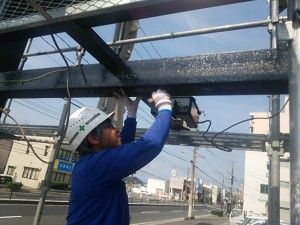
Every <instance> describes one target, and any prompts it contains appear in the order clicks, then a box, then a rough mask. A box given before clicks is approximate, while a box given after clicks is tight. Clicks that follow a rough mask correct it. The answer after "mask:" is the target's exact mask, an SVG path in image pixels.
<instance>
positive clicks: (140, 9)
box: [0, 0, 252, 41]
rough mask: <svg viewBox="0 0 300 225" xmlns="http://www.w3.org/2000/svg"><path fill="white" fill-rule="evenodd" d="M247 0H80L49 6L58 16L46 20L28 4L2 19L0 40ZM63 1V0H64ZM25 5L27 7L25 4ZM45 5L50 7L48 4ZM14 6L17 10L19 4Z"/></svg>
mask: <svg viewBox="0 0 300 225" xmlns="http://www.w3.org/2000/svg"><path fill="white" fill-rule="evenodd" d="M246 1H252V0H210V1H195V0H184V1H182V0H135V1H128V0H118V1H116V0H111V1H84V2H83V3H78V1H77V3H76V4H71V5H69V6H67V7H61V8H57V9H56V10H53V7H52V8H49V9H51V10H49V11H48V13H49V15H50V16H51V17H53V18H54V19H55V20H45V19H44V17H43V16H42V15H39V14H33V13H32V9H30V8H28V10H29V11H28V13H26V12H20V14H21V15H23V16H21V17H18V15H8V16H7V17H8V18H11V17H13V18H14V19H12V20H2V21H0V40H1V41H3V39H6V40H11V39H12V38H13V39H18V38H19V37H25V38H29V37H36V36H42V35H46V34H49V31H50V30H51V32H55V33H58V32H63V31H64V30H63V27H64V26H65V25H64V23H65V22H68V21H71V20H72V21H84V22H85V23H86V24H87V25H88V26H89V27H94V26H101V25H106V24H114V23H119V22H125V21H131V20H137V19H143V18H149V17H154V16H161V15H166V14H172V13H178V12H184V11H189V10H196V9H202V8H208V7H215V6H221V5H227V4H233V3H241V2H246ZM61 2H62V4H63V2H65V1H63V0H62V1H61ZM2 4H4V3H2ZM23 4H24V3H23ZM23 8H26V7H24V6H23ZM44 9H45V10H46V11H47V8H44ZM0 10H1V3H0ZM2 10H4V9H2ZM13 10H14V11H16V12H18V8H14V9H13ZM3 13H5V12H3ZM9 13H11V11H9ZM3 18H5V15H4V17H3Z"/></svg>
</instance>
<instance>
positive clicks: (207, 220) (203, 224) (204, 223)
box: [172, 215, 228, 225]
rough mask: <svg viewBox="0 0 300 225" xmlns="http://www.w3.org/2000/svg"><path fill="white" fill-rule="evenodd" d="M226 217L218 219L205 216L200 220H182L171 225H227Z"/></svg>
mask: <svg viewBox="0 0 300 225" xmlns="http://www.w3.org/2000/svg"><path fill="white" fill-rule="evenodd" d="M227 224H228V217H227V216H223V217H218V216H213V215H210V216H207V217H202V218H197V217H196V218H195V219H194V220H184V221H180V222H172V225H227Z"/></svg>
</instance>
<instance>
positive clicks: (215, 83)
mask: <svg viewBox="0 0 300 225" xmlns="http://www.w3.org/2000/svg"><path fill="white" fill-rule="evenodd" d="M127 65H128V66H129V67H130V69H131V70H132V71H133V72H134V78H128V79H127V80H126V79H125V80H124V79H122V80H120V79H118V77H117V76H113V74H111V73H110V72H109V71H108V70H107V69H106V68H104V67H103V66H102V65H100V64H97V65H83V66H79V67H73V68H70V71H71V78H70V84H69V88H70V93H71V97H104V96H107V97H110V96H113V91H115V90H116V89H119V88H120V87H123V88H124V89H125V91H126V92H127V93H128V95H129V96H138V95H139V96H145V97H147V96H150V94H151V93H152V91H153V90H155V89H157V88H163V89H166V90H168V91H169V92H170V94H171V95H172V96H201V95H255V94H287V93H288V63H287V52H277V51H276V50H257V51H248V52H231V53H220V54H209V55H199V56H189V57H178V58H168V59H155V60H143V61H131V62H128V63H127ZM67 76H68V71H67V69H66V68H47V69H36V70H24V71H14V72H3V73H0V96H1V98H52V97H67V89H66V88H67ZM30 79H34V80H32V81H29V80H30Z"/></svg>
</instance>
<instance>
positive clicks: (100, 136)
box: [96, 126, 103, 150]
mask: <svg viewBox="0 0 300 225" xmlns="http://www.w3.org/2000/svg"><path fill="white" fill-rule="evenodd" d="M96 132H97V136H98V139H99V142H100V146H101V150H102V147H103V146H102V145H103V143H102V129H101V128H100V126H97V127H96Z"/></svg>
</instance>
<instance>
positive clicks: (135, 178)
mask: <svg viewBox="0 0 300 225" xmlns="http://www.w3.org/2000/svg"><path fill="white" fill-rule="evenodd" d="M123 180H124V182H125V183H126V184H130V182H131V176H128V177H125V178H124V179H123ZM133 183H134V184H140V185H141V186H144V185H145V183H144V182H143V181H141V180H140V179H139V178H138V177H133Z"/></svg>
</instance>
